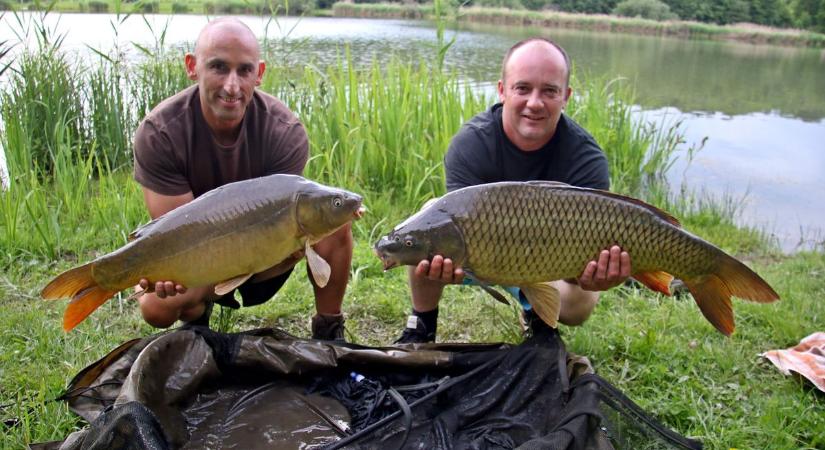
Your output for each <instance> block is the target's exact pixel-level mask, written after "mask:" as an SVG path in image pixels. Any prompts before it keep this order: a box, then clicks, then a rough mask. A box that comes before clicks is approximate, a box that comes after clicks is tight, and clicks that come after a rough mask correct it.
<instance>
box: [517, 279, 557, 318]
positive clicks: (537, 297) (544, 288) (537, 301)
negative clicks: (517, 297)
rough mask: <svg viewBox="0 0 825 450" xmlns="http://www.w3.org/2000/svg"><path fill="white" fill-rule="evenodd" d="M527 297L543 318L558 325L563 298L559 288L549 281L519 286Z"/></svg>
mask: <svg viewBox="0 0 825 450" xmlns="http://www.w3.org/2000/svg"><path fill="white" fill-rule="evenodd" d="M519 289H521V291H522V292H523V293H524V296H525V297H527V301H528V302H530V305H531V306H532V307H533V310H534V311H536V314H538V316H539V317H541V320H542V321H544V323H546V324H547V325H550V326H551V327H553V328H556V327H557V326H558V322H559V309H561V298H560V294H559V291H558V289H556V288H554V287H553V285H551V284H550V283H549V282H548V283H536V284H531V285H528V286H519Z"/></svg>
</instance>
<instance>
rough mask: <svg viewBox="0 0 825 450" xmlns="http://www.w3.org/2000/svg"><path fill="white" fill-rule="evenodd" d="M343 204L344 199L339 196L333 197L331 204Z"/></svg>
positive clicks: (338, 206)
mask: <svg viewBox="0 0 825 450" xmlns="http://www.w3.org/2000/svg"><path fill="white" fill-rule="evenodd" d="M343 204H344V200H343V199H342V198H341V197H335V198H333V199H332V206H334V207H336V208H340V207H341V205H343Z"/></svg>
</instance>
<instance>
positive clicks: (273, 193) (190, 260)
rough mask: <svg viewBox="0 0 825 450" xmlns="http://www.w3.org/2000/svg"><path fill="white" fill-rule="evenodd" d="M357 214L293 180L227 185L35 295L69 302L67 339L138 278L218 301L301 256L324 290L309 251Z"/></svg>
mask: <svg viewBox="0 0 825 450" xmlns="http://www.w3.org/2000/svg"><path fill="white" fill-rule="evenodd" d="M362 211H363V210H362V208H361V197H360V196H359V195H357V194H353V193H351V192H347V191H345V190H342V189H337V188H332V187H329V186H324V185H322V184H318V183H315V182H313V181H310V180H307V179H305V178H302V177H300V176H296V175H270V176H266V177H261V178H254V179H251V180H246V181H238V182H235V183H230V184H226V185H224V186H221V187H218V188H216V189H213V190H211V191H209V192H207V193H205V194H203V195H201V196H200V197H198V198H196V199H195V200H193V201H191V202H189V203H186V204H185V205H182V206H180V207H178V208H176V209H174V210H172V211H170V212H168V213H166V214H164V215H162V216H160V217H158V218H157V219H155V220H153V221H151V222H149V223H147V224H145V225H143V226H142V227H140V228H138V229H137V230H135V231H134V232H133V233H132V234H130V235H129V241H130V242H129V243H127V244H126V245H124V246H123V247H121V248H119V249H117V250H115V251H113V252H111V253H108V254H106V255H103V256H101V257H99V258H97V259H95V260H93V261H91V262H89V263H87V264H84V265H82V266H79V267H76V268H74V269H71V270H68V271H66V272H64V273H62V274H60V275H59V276H58V277H57V278H55V279H54V280H52V281H51V282H50V283H49V284H48V285H47V286H46V287H45V288H43V291H42V292H41V294H40V295H41V297H43V298H44V299H59V298H64V297H71V299H72V301H71V303H69V306H68V307H67V308H66V311H65V313H64V316H63V329H64V330H66V331H69V330H71V329H72V328H74V327H75V326H77V324H79V323H80V322H82V321H83V320H84V319H85V318H86V317H87V316H88V315H89V314H91V313H92V312H93V311H94V310H95V309H97V308H98V307H99V306H100V305H102V304H103V303H105V302H106V301H107V300H108V299H110V298H111V297H113V296H114V295H115V294H117V293H118V292H120V291H122V290H124V289H128V288H131V287H133V286H135V285H136V284H137V283H138V281H140V279H141V278H146V279H147V280H150V281H151V282H154V281H161V280H174V281H175V282H176V283H180V284H182V285H184V286H187V287H198V286H206V285H210V284H217V285H216V286H215V293H217V294H218V295H223V294H225V293H228V292H230V291H232V289H234V288H236V287H237V286H239V285H241V284H242V283H243V282H244V281H246V280H247V279H248V278H249V277H250V276H252V275H254V274H255V273H258V272H261V271H263V270H265V269H267V268H269V267H272V266H274V265H275V264H277V263H279V262H281V261H283V260H285V259H286V258H287V257H288V256H290V255H292V254H293V253H295V252H296V251H299V250H302V249H303V250H304V251H305V254H306V258H307V264H309V267H310V269H311V272H312V275H313V278H314V279H315V282H316V283H317V284H318V285H319V286H321V287H323V286H325V285H326V283H327V281H328V280H329V274H330V268H329V264H327V262H326V261H324V259H323V258H321V257H320V256H319V255H318V254H317V253H316V252H315V251H314V250H313V249H312V247H311V245H312V244H314V243H316V242H318V241H319V240H321V239H322V238H324V237H325V236H328V235H330V234H332V233H333V232H334V231H336V230H337V229H339V228H341V227H342V226H344V225H346V224H347V223H348V222H349V221H350V220H352V219H353V218H357V217H360V215H361V212H362Z"/></svg>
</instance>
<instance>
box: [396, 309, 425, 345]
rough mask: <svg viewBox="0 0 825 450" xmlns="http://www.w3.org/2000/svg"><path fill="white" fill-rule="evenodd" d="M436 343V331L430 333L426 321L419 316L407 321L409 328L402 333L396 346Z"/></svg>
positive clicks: (411, 317)
mask: <svg viewBox="0 0 825 450" xmlns="http://www.w3.org/2000/svg"><path fill="white" fill-rule="evenodd" d="M428 342H435V331H428V330H427V327H426V326H425V325H424V321H422V320H421V319H419V318H418V317H417V316H410V317H409V318H408V319H407V328H404V332H403V333H401V337H399V338H398V339H396V340H395V342H394V343H395V344H426V343H428Z"/></svg>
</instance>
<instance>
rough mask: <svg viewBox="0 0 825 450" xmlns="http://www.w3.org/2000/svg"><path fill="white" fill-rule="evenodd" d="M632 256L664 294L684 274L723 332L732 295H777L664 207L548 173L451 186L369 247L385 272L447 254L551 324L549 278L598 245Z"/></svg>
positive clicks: (592, 254)
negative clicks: (513, 291) (518, 295)
mask: <svg viewBox="0 0 825 450" xmlns="http://www.w3.org/2000/svg"><path fill="white" fill-rule="evenodd" d="M613 245H618V246H620V247H621V248H622V250H624V251H627V252H628V253H629V254H630V258H631V266H632V270H633V274H632V276H633V277H634V278H635V279H636V280H638V281H639V282H641V283H643V284H644V285H645V286H647V287H648V288H650V289H652V290H654V291H658V292H661V293H664V294H666V295H670V283H671V281H672V280H673V278H674V277H677V278H679V279H681V280H682V282H683V283H684V284H685V286H686V287H687V288H688V289H689V290H690V292H691V294H692V295H693V298H694V300H695V301H696V303H697V304H698V305H699V309H700V310H701V311H702V314H703V315H704V316H705V317H706V318H707V319H708V320H709V321H710V323H712V324H713V325H714V326H715V327H716V329H718V330H719V331H720V332H722V333H723V334H725V335H727V336H729V335H730V334H731V333H733V330H734V318H733V309H732V306H731V296H736V297H739V298H742V299H746V300H751V301H755V302H760V303H767V302H773V301H775V300H778V299H779V296H778V295H777V294H776V292H774V290H773V289H772V288H771V287H770V286H769V285H768V284H767V283H766V282H765V281H764V280H763V279H762V278H760V277H759V275H757V274H756V273H754V272H753V271H752V270H751V269H749V268H748V267H747V266H745V265H744V264H743V263H741V262H740V261H738V260H736V259H735V258H733V257H732V256H730V255H728V254H726V253H725V252H723V251H722V250H720V249H719V248H717V247H715V246H714V245H713V244H710V243H709V242H707V241H705V240H703V239H701V238H699V237H697V236H694V235H693V234H691V233H689V232H687V231H685V230H683V229H682V228H681V226H680V224H679V222H678V221H677V220H676V219H675V218H674V217H672V216H671V215H669V214H667V213H666V212H664V211H662V210H660V209H658V208H656V207H654V206H652V205H649V204H647V203H645V202H643V201H641V200H637V199H634V198H631V197H627V196H623V195H619V194H615V193H611V192H608V191H601V190H596V189H587V188H579V187H574V186H570V185H567V184H564V183H558V182H550V181H529V182H501V183H491V184H483V185H477V186H470V187H466V188H463V189H458V190H456V191H453V192H450V193H448V194H446V195H444V196H443V197H441V198H440V199H438V200H436V201H434V202H432V203H430V204H429V205H425V207H424V208H423V209H422V210H421V211H419V212H418V213H416V214H415V215H413V216H411V217H410V218H408V219H407V220H406V221H404V222H403V223H401V224H400V225H398V226H397V227H396V228H395V229H394V230H393V231H392V232H391V233H390V234H389V235H387V236H385V237H383V238H381V239H380V240H379V241H378V242H377V243H376V245H375V252H376V254H377V255H378V256H379V257H380V258H381V260H382V261H383V265H384V270H388V269H390V268H392V267H395V266H397V265H416V264H418V262H419V261H421V260H422V259H431V258H432V257H433V256H434V255H443V256H444V257H445V258H452V260H453V261H454V264H456V265H457V266H461V267H463V268H464V269H465V271H466V272H467V273H468V274H469V275H471V276H472V277H473V278H476V279H477V280H479V281H480V282H481V283H482V285H485V284H499V285H505V286H518V287H519V288H521V290H522V291H523V293H524V295H525V297H527V300H528V301H529V302H530V304H531V305H532V306H533V308H534V309H535V311H536V314H538V315H539V317H541V319H542V320H543V321H544V322H546V323H547V324H548V325H550V326H554V327H555V326H556V322H557V320H558V317H559V308H560V302H559V293H558V291H557V290H556V289H555V288H554V287H553V286H552V285H550V284H549V282H550V281H552V280H560V279H566V278H578V277H579V276H580V274H581V271H582V270H583V268H584V267H585V264H586V263H587V262H588V261H591V260H595V259H598V255H599V253H600V251H601V250H603V249H605V248H609V247H611V246H613Z"/></svg>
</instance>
